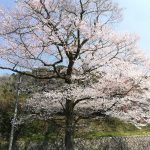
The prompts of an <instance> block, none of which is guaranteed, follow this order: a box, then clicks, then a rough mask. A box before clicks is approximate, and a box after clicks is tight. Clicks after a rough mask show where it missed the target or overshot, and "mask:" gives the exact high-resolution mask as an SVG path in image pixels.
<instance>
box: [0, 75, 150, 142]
mask: <svg viewBox="0 0 150 150" xmlns="http://www.w3.org/2000/svg"><path fill="white" fill-rule="evenodd" d="M14 81H15V76H14V75H13V76H10V77H9V76H4V77H0V135H1V136H0V137H1V141H8V139H9V134H10V121H11V118H12V115H13V109H14V101H15V89H14V83H15V82H14ZM51 82H52V81H51ZM47 83H49V81H48V80H47V81H45V82H42V81H36V83H35V79H32V78H27V77H23V79H22V84H21V88H22V93H21V95H20V105H19V117H20V116H23V115H29V112H28V111H27V110H26V109H25V108H24V107H22V106H23V105H22V104H23V103H24V102H25V101H26V98H27V97H28V96H30V95H31V94H32V93H34V92H37V91H38V90H39V91H42V90H46V87H45V86H46V84H47ZM34 87H36V88H34ZM18 119H19V118H18ZM76 127H77V128H76V132H75V137H76V138H78V137H82V138H96V137H100V136H127V135H149V134H150V126H146V127H143V128H142V129H138V128H136V127H135V126H134V125H132V124H130V123H126V122H123V121H120V120H119V119H115V118H109V117H108V116H105V117H96V118H93V119H92V118H87V119H80V120H79V122H78V123H77V125H76ZM62 136H64V117H63V116H59V115H57V116H55V118H49V119H47V120H43V119H42V118H40V119H38V118H35V117H34V118H31V119H29V120H26V121H25V122H24V123H23V124H21V125H18V126H17V128H16V135H15V140H21V139H22V140H27V141H28V140H29V141H30V140H43V139H45V138H47V139H51V138H52V139H55V138H58V137H62Z"/></svg>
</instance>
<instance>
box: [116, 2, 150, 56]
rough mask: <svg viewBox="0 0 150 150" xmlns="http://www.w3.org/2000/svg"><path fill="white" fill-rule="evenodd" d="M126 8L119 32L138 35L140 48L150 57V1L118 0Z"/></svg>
mask: <svg viewBox="0 0 150 150" xmlns="http://www.w3.org/2000/svg"><path fill="white" fill-rule="evenodd" d="M118 2H119V4H120V5H121V7H123V8H124V13H123V14H124V18H123V21H122V23H121V24H119V25H118V28H119V30H121V31H129V32H133V33H137V34H138V35H139V36H140V37H141V39H140V46H141V48H142V49H144V51H145V52H146V53H147V54H149V55H150V0H118Z"/></svg>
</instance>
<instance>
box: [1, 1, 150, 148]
mask: <svg viewBox="0 0 150 150" xmlns="http://www.w3.org/2000/svg"><path fill="white" fill-rule="evenodd" d="M121 12H122V9H121V8H119V6H118V4H117V3H115V2H114V1H112V0H20V1H18V2H17V6H16V8H15V9H14V10H9V11H8V10H4V9H1V10H0V24H1V29H0V58H1V65H0V68H1V69H7V70H11V71H14V72H16V73H21V74H24V75H28V76H31V77H34V78H38V79H51V80H53V79H57V83H56V84H58V83H59V82H60V83H62V84H58V85H59V86H54V85H55V84H53V86H54V87H50V88H49V87H48V89H47V91H48V92H43V93H42V94H39V93H37V94H35V95H34V96H33V98H31V99H30V100H28V105H29V106H30V107H31V108H32V109H33V110H34V111H35V112H40V110H41V109H45V110H46V112H47V113H48V114H49V115H53V114H55V113H57V112H60V111H61V112H63V113H64V116H65V121H66V130H65V147H66V150H71V149H73V126H74V119H75V116H76V115H78V116H81V115H83V116H85V115H87V116H88V115H91V114H93V113H94V112H100V113H104V114H107V115H112V116H115V117H119V118H121V119H125V120H130V121H132V122H134V123H149V117H150V116H149V105H148V100H149V92H148V91H149V83H148V82H147V81H148V78H149V58H148V57H147V56H145V55H144V54H143V53H142V51H141V49H139V47H138V44H137V42H138V39H139V38H138V37H137V36H136V35H134V34H130V33H119V32H116V31H115V30H114V29H113V24H114V23H117V22H119V21H120V20H121V19H122V15H121ZM59 66H64V68H63V69H62V70H60V69H58V68H59ZM41 67H44V68H46V72H45V73H44V74H42V73H35V71H33V70H36V69H37V68H41ZM135 110H136V111H135Z"/></svg>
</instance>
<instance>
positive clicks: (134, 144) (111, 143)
mask: <svg viewBox="0 0 150 150" xmlns="http://www.w3.org/2000/svg"><path fill="white" fill-rule="evenodd" d="M62 145H63V140H60V141H43V142H38V141H34V142H26V143H25V142H18V143H17V144H16V146H15V147H14V148H13V150H63V149H64V148H63V146H62ZM7 149H8V145H7V144H0V150H7ZM75 150H150V136H134V137H99V138H97V139H93V140H90V139H89V140H88V139H86V140H84V139H75Z"/></svg>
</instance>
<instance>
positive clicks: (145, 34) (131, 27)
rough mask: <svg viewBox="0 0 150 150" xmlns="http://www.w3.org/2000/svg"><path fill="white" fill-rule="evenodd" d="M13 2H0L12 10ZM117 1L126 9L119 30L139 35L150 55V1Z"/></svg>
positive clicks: (4, 0) (142, 46) (11, 0)
mask: <svg viewBox="0 0 150 150" xmlns="http://www.w3.org/2000/svg"><path fill="white" fill-rule="evenodd" d="M13 1H14V0H0V5H1V6H4V7H7V8H10V7H13ZM116 1H118V3H119V4H120V6H121V7H123V8H124V12H123V16H124V17H123V21H122V22H121V23H119V24H117V29H118V30H120V31H125V32H127V31H129V32H133V33H137V34H138V35H139V36H140V37H141V39H140V42H139V44H140V46H141V48H142V49H143V50H144V51H145V52H146V53H147V54H148V55H150V0H116ZM0 72H1V70H0Z"/></svg>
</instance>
